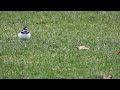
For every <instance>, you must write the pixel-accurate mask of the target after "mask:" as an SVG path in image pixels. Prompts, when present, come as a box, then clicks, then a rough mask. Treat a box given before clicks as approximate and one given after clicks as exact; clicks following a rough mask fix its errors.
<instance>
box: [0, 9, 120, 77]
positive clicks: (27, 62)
mask: <svg viewBox="0 0 120 90" xmlns="http://www.w3.org/2000/svg"><path fill="white" fill-rule="evenodd" d="M24 26H27V27H28V29H29V30H30V32H31V38H30V40H28V41H26V42H22V41H21V40H19V39H18V36H17V35H18V32H19V31H20V29H22V28H23V27H24ZM25 43H26V45H27V47H25ZM81 45H84V46H87V47H89V50H79V49H78V48H77V47H78V46H81ZM118 51H120V12H119V11H107V12H105V11H0V79H61V78H65V79H99V75H100V74H103V73H105V74H109V75H111V76H113V78H114V79H120V54H117V52H118Z"/></svg>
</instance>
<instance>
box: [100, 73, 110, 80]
mask: <svg viewBox="0 0 120 90" xmlns="http://www.w3.org/2000/svg"><path fill="white" fill-rule="evenodd" d="M100 78H102V79H112V76H111V75H108V74H101V75H100Z"/></svg>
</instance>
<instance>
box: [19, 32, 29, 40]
mask: <svg viewBox="0 0 120 90" xmlns="http://www.w3.org/2000/svg"><path fill="white" fill-rule="evenodd" d="M18 37H19V39H21V40H28V39H30V37H31V34H30V33H28V34H22V33H21V32H20V33H18Z"/></svg>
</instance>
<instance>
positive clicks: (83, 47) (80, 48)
mask: <svg viewBox="0 0 120 90" xmlns="http://www.w3.org/2000/svg"><path fill="white" fill-rule="evenodd" d="M78 49H79V50H82V49H86V50H88V49H89V48H88V47H86V46H79V47H78Z"/></svg>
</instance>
